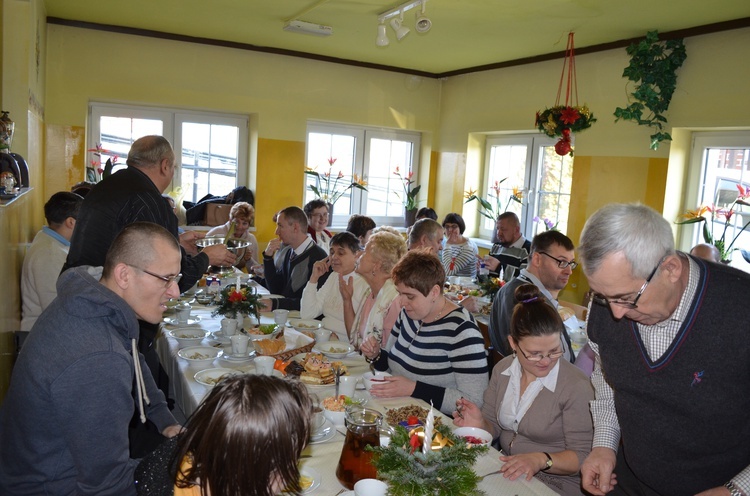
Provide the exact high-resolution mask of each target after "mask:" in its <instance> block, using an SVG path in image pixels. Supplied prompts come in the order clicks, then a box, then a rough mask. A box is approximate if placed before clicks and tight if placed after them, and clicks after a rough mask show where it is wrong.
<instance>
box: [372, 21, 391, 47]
mask: <svg viewBox="0 0 750 496" xmlns="http://www.w3.org/2000/svg"><path fill="white" fill-rule="evenodd" d="M389 43H390V40H389V39H388V33H387V32H386V26H385V24H383V23H382V22H381V23H380V24H379V25H378V37H377V38H376V39H375V44H376V45H377V46H388V44H389Z"/></svg>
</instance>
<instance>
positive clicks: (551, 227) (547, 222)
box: [534, 216, 559, 231]
mask: <svg viewBox="0 0 750 496" xmlns="http://www.w3.org/2000/svg"><path fill="white" fill-rule="evenodd" d="M534 222H537V223H539V224H544V230H545V231H559V229H558V228H557V224H558V223H557V222H555V223H554V224H553V223H552V221H551V220H549V219H548V218H547V217H545V218H543V219H540V218H539V216H534Z"/></svg>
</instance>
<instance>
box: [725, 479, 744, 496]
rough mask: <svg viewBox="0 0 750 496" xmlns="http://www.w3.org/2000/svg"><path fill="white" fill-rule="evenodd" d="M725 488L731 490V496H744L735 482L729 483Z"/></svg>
mask: <svg viewBox="0 0 750 496" xmlns="http://www.w3.org/2000/svg"><path fill="white" fill-rule="evenodd" d="M724 487H726V488H727V489H729V494H731V495H732V496H744V494H743V493H742V491H740V490H739V488H738V487H737V486H735V485H734V482H732V481H729V482H727V483H726V484H724Z"/></svg>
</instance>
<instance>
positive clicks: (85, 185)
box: [70, 181, 96, 198]
mask: <svg viewBox="0 0 750 496" xmlns="http://www.w3.org/2000/svg"><path fill="white" fill-rule="evenodd" d="M94 186H96V183H92V182H90V181H81V182H79V183H75V184H74V185H73V187H72V188H70V191H71V193H75V194H77V195H81V196H82V197H84V198H85V197H86V195H88V194H89V191H91V189H92V188H93V187H94Z"/></svg>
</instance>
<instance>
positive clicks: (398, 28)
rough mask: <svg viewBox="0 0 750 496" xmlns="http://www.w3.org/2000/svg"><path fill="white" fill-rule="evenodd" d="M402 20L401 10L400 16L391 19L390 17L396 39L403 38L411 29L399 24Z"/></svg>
mask: <svg viewBox="0 0 750 496" xmlns="http://www.w3.org/2000/svg"><path fill="white" fill-rule="evenodd" d="M402 22H404V14H403V12H402V13H401V17H394V18H393V19H391V27H392V28H393V30H394V31H395V32H396V39H398V41H401V40H403V39H404V37H406V35H407V34H409V32H410V31H411V29H409V28H407V27H406V26H404V25H403V24H401V23H402Z"/></svg>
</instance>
